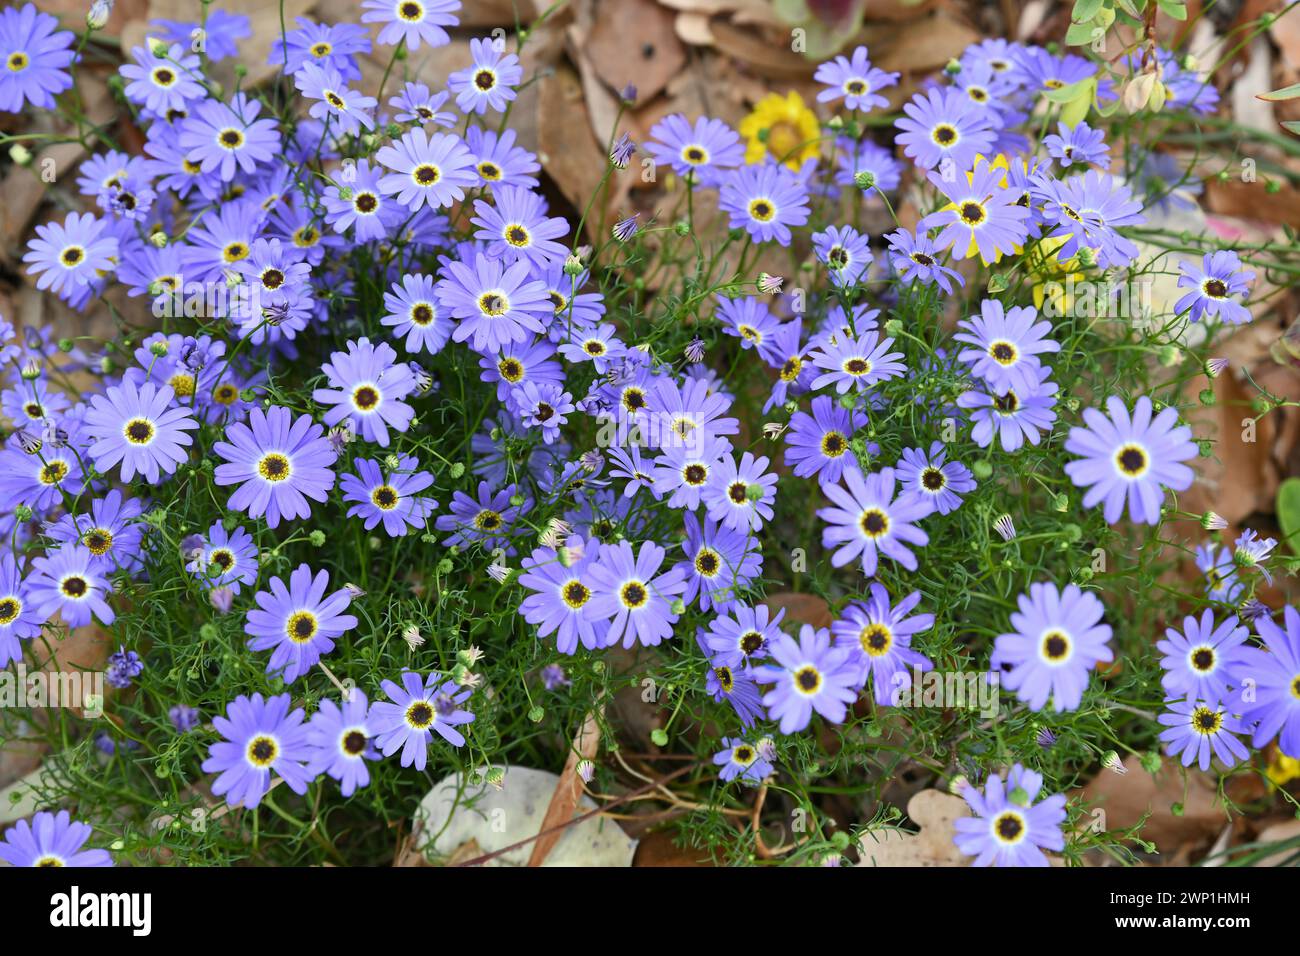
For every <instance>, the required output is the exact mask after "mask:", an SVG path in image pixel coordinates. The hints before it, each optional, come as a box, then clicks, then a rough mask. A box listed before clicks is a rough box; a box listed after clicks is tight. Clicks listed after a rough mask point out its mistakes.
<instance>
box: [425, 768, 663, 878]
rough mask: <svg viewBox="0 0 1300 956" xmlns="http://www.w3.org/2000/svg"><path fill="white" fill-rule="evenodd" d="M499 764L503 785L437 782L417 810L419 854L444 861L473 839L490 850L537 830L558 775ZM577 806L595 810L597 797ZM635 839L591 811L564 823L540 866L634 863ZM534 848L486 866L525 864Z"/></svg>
mask: <svg viewBox="0 0 1300 956" xmlns="http://www.w3.org/2000/svg"><path fill="white" fill-rule="evenodd" d="M487 769H488V768H487V767H484V768H483V771H484V772H486V771H487ZM500 769H501V770H503V771H504V777H503V779H502V785H501V789H499V790H498V789H497V788H495V787H493V786H491V785H489V784H486V783H479V784H474V783H471V782H469V781H468V780H465V779H463V778H462V777H461V776H460V775H459V774H455V773H452V774H448V775H447V776H446V777H444V778H443V779H442V780H440V781H438V783H437V784H436V785H434V788H433V789H432V790H430V791H429V793H428V794H427V795H426V796H425V798H424V799H423V800H422V801H420V806H419V808H418V809H417V810H416V813H415V820H414V826H413V832H414V833H415V834H416V846H417V848H418V849H419V851H420V852H421V853H423V854H425V855H426V856H430V857H433V858H435V859H441V860H443V861H445V860H447V859H448V858H450V857H451V855H452V854H453V853H454V852H455V851H456V850H457V849H458V848H459V847H461V846H463V845H464V844H465V843H467V842H468V841H470V840H475V841H477V842H478V845H479V847H480V848H481V849H482V851H483V853H484V854H487V853H495V852H496V851H498V850H504V849H505V848H506V847H509V846H513V845H514V844H516V843H519V842H520V841H523V840H528V839H530V838H531V837H534V836H536V835H537V833H538V832H539V830H540V829H541V823H542V820H543V818H544V817H545V815H546V809H547V807H548V805H549V804H550V800H551V797H552V795H553V794H554V793H555V788H556V785H557V784H558V783H559V782H560V778H559V776H558V775H556V774H553V773H550V772H548V771H545V770H534V769H532V768H531V767H502V768H500ZM577 805H578V807H579V808H580V809H582V810H583V811H588V810H595V809H596V802H595V801H594V800H592V799H591V798H590V797H589V796H586V795H585V794H584V795H582V796H581V797H580V798H579V800H578V804H577ZM636 844H637V841H636V840H633V839H632V838H631V837H629V836H628V835H627V834H625V833H624V832H623V831H622V829H620V828H619V826H618V824H616V823H615V822H614V821H612V820H606V819H603V818H601V817H600V816H598V815H596V816H591V817H588V818H587V819H585V820H582V821H581V822H579V823H575V824H573V825H572V826H570V827H566V828H565V830H564V831H563V833H562V834H561V836H560V839H559V841H558V842H557V843H556V844H555V847H554V849H552V850H551V852H550V853H549V854H548V855H547V857H546V860H545V862H543V863H542V866H614V867H625V866H631V865H632V857H633V855H634V854H635V853H636ZM531 852H532V847H531V845H530V844H528V843H525V844H524V845H523V846H520V847H516V848H515V849H513V850H510V851H509V852H507V853H502V854H501V855H500V856H497V857H494V858H493V859H491V860H489V861H487V863H486V864H485V865H487V866H523V865H525V864H526V863H527V862H528V858H529V855H530V853H531Z"/></svg>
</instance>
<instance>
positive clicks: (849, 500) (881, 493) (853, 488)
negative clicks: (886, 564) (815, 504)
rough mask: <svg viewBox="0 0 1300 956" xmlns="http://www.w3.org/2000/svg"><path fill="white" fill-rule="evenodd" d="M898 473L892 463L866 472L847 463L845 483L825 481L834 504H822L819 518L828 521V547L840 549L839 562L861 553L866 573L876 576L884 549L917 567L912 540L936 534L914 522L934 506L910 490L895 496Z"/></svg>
mask: <svg viewBox="0 0 1300 956" xmlns="http://www.w3.org/2000/svg"><path fill="white" fill-rule="evenodd" d="M894 478H895V473H894V469H892V468H882V469H881V470H880V471H878V472H872V473H871V474H869V475H866V476H865V477H864V476H863V474H862V472H861V471H859V470H858V469H857V468H846V469H845V470H844V485H845V487H841V486H840V485H838V484H836V485H825V486H823V488H822V491H824V492H825V494H826V497H828V498H829V499H830V500H831V504H832V505H833V506H834V507H830V508H820V509H818V511H817V517H818V518H820V519H821V520H822V521H825V522H826V525H827V527H826V528H825V529H824V530H823V531H822V546H823V547H826V548H831V547H835V548H836V551H835V554H834V555H832V556H831V564H832V565H833V566H834V567H837V568H842V567H844V566H845V565H846V564H848V563H849V562H850V561H854V560H856V559H857V558H858V557H859V556H860V557H861V559H862V573H863V574H865V575H866V576H867V577H869V578H870V577H875V575H876V565H877V563H878V561H879V555H882V554H883V555H884V556H885V557H887V558H892V559H893V560H895V561H897V562H898V563H899V564H901V565H902V566H903V567H905V568H907V569H908V570H909V571H915V570H916V567H917V564H916V555H914V554H912V552H911V549H909V548H908V545H909V544H911V545H917V546H921V545H926V544H929V543H930V536H929V535H927V534H926V533H925V532H924V531H922V530H921V529H920V528H918V527H916V526H915V525H914V524H913V522H915V521H917V520H919V519H921V518H923V517H925V515H926V514H927V513H928V510H929V507H930V506H929V505H928V504H927V503H926V502H924V501H922V500H920V499H919V498H918V497H917V496H916V495H913V494H910V493H907V492H903V493H902V494H901V495H899V497H898V498H895V497H894ZM900 490H901V489H900ZM837 546H838V547H837Z"/></svg>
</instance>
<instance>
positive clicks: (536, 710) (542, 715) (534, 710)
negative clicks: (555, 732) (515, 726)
mask: <svg viewBox="0 0 1300 956" xmlns="http://www.w3.org/2000/svg"><path fill="white" fill-rule="evenodd" d="M528 719H529V720H531V721H532V722H533V723H535V724H540V723H541V722H542V721H543V720H545V719H546V711H545V710H543V709H542V708H541V707H540V706H538V705H537V704H534V705H533V706H532V707H529V708H528Z"/></svg>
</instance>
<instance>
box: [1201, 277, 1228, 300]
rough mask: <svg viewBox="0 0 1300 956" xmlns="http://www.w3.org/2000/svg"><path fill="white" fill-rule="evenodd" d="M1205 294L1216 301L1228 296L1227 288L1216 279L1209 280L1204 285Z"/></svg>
mask: <svg viewBox="0 0 1300 956" xmlns="http://www.w3.org/2000/svg"><path fill="white" fill-rule="evenodd" d="M1205 294H1206V295H1208V296H1212V297H1214V298H1216V299H1222V298H1224V297H1225V296H1227V294H1228V287H1227V286H1226V285H1224V284H1223V282H1221V281H1220V280H1218V279H1211V280H1210V281H1209V282H1207V283H1205Z"/></svg>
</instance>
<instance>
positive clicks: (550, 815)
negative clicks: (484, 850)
mask: <svg viewBox="0 0 1300 956" xmlns="http://www.w3.org/2000/svg"><path fill="white" fill-rule="evenodd" d="M603 713H604V711H603V709H601V710H600V711H592V712H591V713H589V714H587V719H586V720H585V721H583V724H582V729H580V730H579V731H578V735H577V736H576V737H574V738H573V749H572V750H571V751H570V752H569V759H568V760H566V761H565V762H564V770H562V771H561V772H560V782H559V783H557V784H556V785H555V793H554V794H552V795H551V802H550V805H549V806H548V807H547V808H546V816H545V817H543V818H542V825H541V826H540V827H539V828H538V830H537V832H538V833H541V834H543V835H542V836H540V837H538V838H537V840H536V842H534V843H533V851H532V853H531V854H529V857H528V865H529V866H541V865H542V863H543V862H545V860H546V856H547V854H549V853H550V852H551V850H552V849H553V848H554V847H555V844H556V843H558V842H559V840H560V837H561V836H563V835H564V831H563V830H556V831H555V832H554V833H546V831H547V830H549V829H551V828H552V827H558V826H560V825H561V824H564V823H568V822H569V821H570V820H572V819H573V811H574V810H576V809H577V807H578V799H579V798H580V797H581V796H582V778H581V777H579V776H578V763H579V762H580V761H583V760H595V759H596V753H597V751H598V750H599V749H600V715H601V714H603ZM469 859H473V857H472V856H471V857H469Z"/></svg>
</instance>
